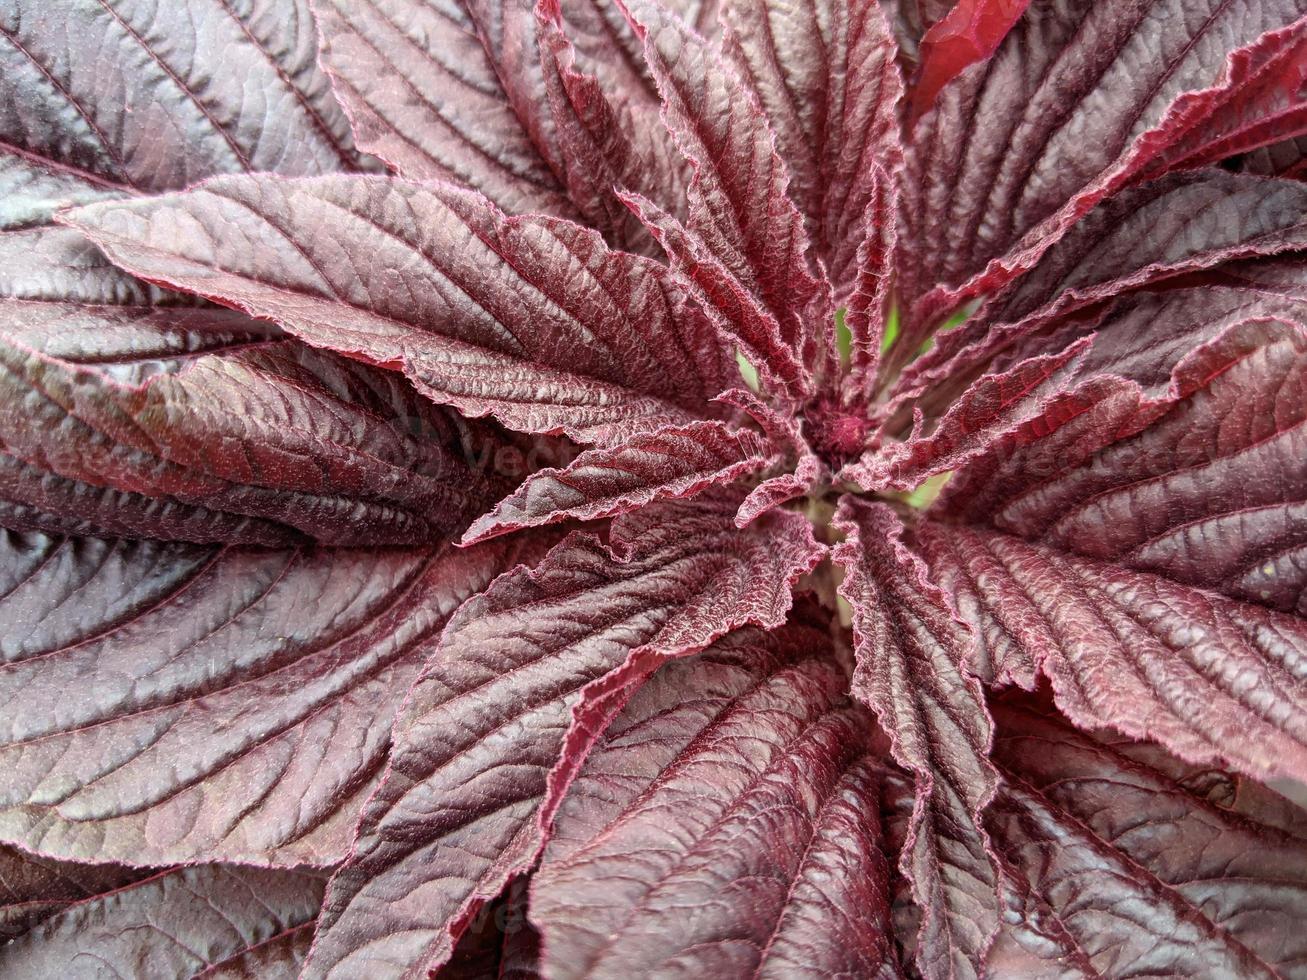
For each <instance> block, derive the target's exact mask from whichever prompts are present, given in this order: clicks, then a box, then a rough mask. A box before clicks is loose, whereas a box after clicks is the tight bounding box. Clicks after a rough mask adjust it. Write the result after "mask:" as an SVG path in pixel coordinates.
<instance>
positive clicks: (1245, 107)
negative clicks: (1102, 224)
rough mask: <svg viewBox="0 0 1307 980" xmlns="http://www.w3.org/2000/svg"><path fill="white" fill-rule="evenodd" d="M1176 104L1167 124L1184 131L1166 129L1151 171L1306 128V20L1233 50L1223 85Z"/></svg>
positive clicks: (1198, 162) (1208, 160) (1207, 159)
mask: <svg viewBox="0 0 1307 980" xmlns="http://www.w3.org/2000/svg"><path fill="white" fill-rule="evenodd" d="M1176 108H1177V109H1178V110H1179V111H1177V112H1174V114H1173V117H1172V119H1171V120H1170V126H1169V129H1170V131H1171V133H1172V134H1174V133H1183V135H1181V136H1179V138H1178V139H1174V140H1171V139H1170V138H1169V134H1168V144H1169V145H1168V146H1167V148H1166V151H1165V152H1164V153H1162V154H1160V155H1159V156H1158V158H1157V159H1156V160H1155V161H1153V163H1152V164H1151V165H1150V166H1149V170H1151V171H1154V172H1161V171H1163V170H1167V169H1178V168H1181V167H1197V166H1203V165H1207V164H1212V163H1216V162H1218V161H1220V160H1223V159H1225V158H1227V157H1231V156H1234V155H1235V154H1237V153H1241V152H1243V151H1245V150H1250V149H1253V148H1254V147H1262V146H1265V145H1266V144H1268V143H1271V142H1272V141H1274V140H1279V139H1282V138H1283V137H1284V136H1285V135H1286V134H1290V133H1304V132H1307V21H1303V20H1299V21H1297V22H1296V23H1294V24H1291V25H1289V26H1288V27H1286V28H1284V29H1283V30H1281V31H1273V32H1271V33H1269V34H1266V35H1264V36H1263V37H1262V38H1261V39H1260V40H1259V41H1258V42H1257V43H1256V44H1253V45H1250V46H1248V47H1247V48H1243V49H1241V50H1239V51H1236V52H1233V53H1232V54H1231V56H1230V61H1229V65H1228V68H1227V69H1226V84H1225V85H1224V86H1223V87H1221V88H1220V89H1217V90H1216V91H1212V92H1207V93H1199V94H1197V95H1194V96H1191V97H1189V98H1186V99H1181V100H1179V101H1178V104H1177V107H1176ZM1186 125H1188V126H1189V127H1190V128H1188V130H1187V131H1186V130H1185V126H1186Z"/></svg>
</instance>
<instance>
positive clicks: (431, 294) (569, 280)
mask: <svg viewBox="0 0 1307 980" xmlns="http://www.w3.org/2000/svg"><path fill="white" fill-rule="evenodd" d="M67 220H68V221H69V222H70V223H72V224H75V225H76V226H77V227H79V228H81V229H83V230H85V231H86V232H87V233H88V234H90V235H92V237H93V238H94V239H95V240H96V241H97V242H98V243H99V244H100V245H101V246H102V247H104V248H106V249H107V250H108V251H109V252H110V253H111V254H112V256H113V257H114V260H115V261H117V262H119V263H121V264H122V265H124V266H125V267H127V268H130V269H132V270H133V271H134V272H136V273H137V274H139V275H142V276H144V277H146V278H149V279H152V280H159V281H165V282H168V283H169V284H171V285H174V286H178V287H182V288H187V289H190V290H192V291H194V292H198V293H200V294H202V295H205V296H209V297H212V298H215V299H218V300H221V301H222V302H224V303H227V304H229V305H233V306H237V307H240V308H242V309H244V310H246V311H247V312H252V313H255V314H257V315H259V316H264V317H269V318H271V319H274V320H276V321H278V322H279V323H281V324H283V325H284V326H286V327H287V328H288V329H290V330H291V331H292V332H294V333H296V334H297V335H299V336H300V337H302V338H303V339H305V340H307V341H309V342H310V343H313V344H315V345H317V346H323V347H330V348H332V349H334V350H338V351H341V352H344V353H346V354H350V355H353V356H356V357H359V358H361V359H364V360H367V361H370V362H372V363H376V364H382V365H386V366H390V367H402V368H403V369H404V370H405V371H406V373H407V374H408V375H409V376H410V377H411V378H412V379H413V381H414V382H415V383H416V385H417V386H418V388H419V389H420V390H421V391H423V392H424V393H425V394H427V395H429V396H430V397H431V398H433V399H435V400H436V401H439V402H443V403H446V404H450V405H453V406H455V407H457V408H458V409H459V410H460V411H461V412H462V413H463V414H465V415H469V416H482V415H486V414H492V415H494V416H495V417H496V418H498V419H499V420H501V421H502V422H504V423H505V424H506V425H508V426H509V427H510V428H516V429H519V430H521V431H527V432H551V433H558V432H565V433H567V434H568V435H571V436H574V437H575V438H577V439H580V440H582V441H586V442H600V443H608V444H611V443H615V442H618V441H620V440H621V439H623V438H626V437H628V436H630V435H631V434H633V433H635V432H644V431H652V430H654V429H657V428H659V427H661V426H664V425H667V424H682V423H684V422H687V421H691V420H693V419H694V418H695V416H696V415H698V414H700V413H702V412H705V411H707V410H708V409H707V404H706V398H708V397H710V396H711V395H713V394H715V393H716V391H717V390H720V389H719V387H718V385H719V384H720V383H721V381H720V377H721V372H722V370H723V369H724V359H723V354H722V352H721V350H720V349H719V348H718V347H717V345H716V344H714V343H713V342H712V341H711V340H710V339H709V338H708V337H707V336H706V334H705V331H704V330H703V327H702V323H701V322H700V321H699V320H697V319H695V318H693V317H687V316H685V315H683V314H682V313H681V312H680V305H681V299H682V298H681V297H680V296H679V294H678V293H677V290H676V288H675V287H674V286H673V285H672V284H671V283H670V282H669V281H668V278H667V275H666V272H665V270H664V268H663V267H661V266H658V265H656V264H654V263H652V262H650V261H648V260H646V259H641V258H637V257H636V256H633V255H627V254H625V253H620V252H612V251H609V249H608V248H607V247H606V246H605V245H604V244H603V242H602V240H601V239H600V238H599V236H598V235H597V234H595V233H594V232H591V231H588V230H586V229H583V228H581V227H579V226H577V225H573V224H571V223H570V222H566V221H560V220H556V219H550V218H543V217H519V218H509V217H505V216H504V215H503V214H502V213H501V212H500V211H499V210H498V209H497V208H494V207H493V206H492V205H490V204H489V203H488V202H486V200H485V199H484V198H482V197H480V196H479V195H475V194H472V193H469V192H466V191H461V190H458V189H455V188H453V187H451V186H449V185H444V184H437V183H425V184H418V183H411V182H407V181H401V180H387V179H382V178H371V177H334V178H322V179H318V180H280V179H276V178H267V177H248V178H225V179H221V180H216V181H211V182H208V183H206V184H204V185H202V186H201V187H199V188H196V189H195V190H192V191H189V192H186V193H184V194H176V195H171V196H166V197H158V198H152V199H147V200H144V201H139V202H121V203H120V202H110V203H106V204H104V205H100V206H92V207H89V208H81V209H78V210H77V211H74V212H72V213H71V214H70V215H69V217H68V219H67ZM235 229H240V233H239V234H236V233H235Z"/></svg>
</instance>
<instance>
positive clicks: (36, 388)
mask: <svg viewBox="0 0 1307 980" xmlns="http://www.w3.org/2000/svg"><path fill="white" fill-rule="evenodd" d="M5 309H6V308H5V307H3V306H0V370H2V371H3V374H0V397H3V398H4V399H5V401H6V402H7V403H8V404H10V405H15V406H17V405H22V406H24V408H23V411H14V412H9V413H6V414H5V415H4V416H3V417H2V418H0V498H3V499H4V500H5V501H6V502H7V504H8V505H9V507H10V508H11V511H10V513H12V514H15V516H16V515H17V513H21V512H30V513H31V514H32V516H31V517H30V518H29V520H28V521H27V522H26V523H28V524H30V525H31V526H33V527H35V528H40V529H43V530H50V531H56V532H57V531H79V532H83V533H103V534H126V535H132V536H154V537H164V538H169V539H180V540H188V541H196V542H201V543H204V542H221V541H230V542H234V543H254V544H285V543H288V542H292V541H295V540H297V539H302V538H303V537H305V536H309V537H313V538H317V539H319V540H321V541H324V542H328V543H332V544H420V543H427V542H435V541H439V540H440V539H441V538H443V537H445V536H448V535H449V534H450V533H452V532H456V531H458V530H459V529H461V528H462V527H463V526H464V525H465V524H466V523H467V521H468V520H469V519H470V518H471V517H472V516H473V515H474V514H475V513H478V512H479V511H480V510H481V509H482V508H483V507H484V506H486V505H487V504H488V503H489V501H491V500H493V499H494V494H495V491H496V489H497V488H496V486H495V483H496V481H495V480H494V479H493V474H484V473H477V472H474V471H473V470H472V469H471V467H470V466H469V465H468V462H466V461H465V447H464V445H463V442H464V440H463V439H460V432H459V426H460V422H461V420H458V419H456V418H451V417H449V416H448V415H446V414H445V413H442V412H441V411H440V410H438V409H435V407H434V406H432V405H431V404H430V403H429V402H427V401H426V400H425V399H422V398H420V397H419V396H418V395H416V394H415V393H414V392H412V391H411V389H409V388H408V386H407V385H406V384H405V383H404V381H403V380H402V379H400V378H398V377H397V376H396V375H394V374H392V373H390V372H386V371H380V370H377V369H375V368H370V367H367V366H365V365H362V364H358V363H357V362H353V361H347V360H344V359H340V358H335V357H333V356H331V355H329V354H322V353H319V352H316V351H311V350H306V349H304V348H302V347H299V346H298V345H294V344H290V343H278V344H273V345H271V346H263V347H260V348H258V349H253V350H245V351H242V350H239V349H238V350H236V351H235V352H234V353H233V352H228V353H226V354H223V355H217V354H215V355H209V356H199V357H196V358H193V359H191V360H190V361H189V363H188V362H187V361H186V359H182V360H181V362H180V364H175V365H174V369H175V371H176V373H174V372H173V370H169V369H168V365H167V364H166V363H165V364H164V366H163V370H162V372H161V373H159V374H157V375H155V376H153V377H146V378H145V379H144V380H142V381H139V382H136V381H135V379H133V378H131V377H130V374H128V377H127V379H126V381H125V382H120V381H118V380H117V379H116V378H115V377H114V376H113V375H114V374H124V373H126V372H127V371H128V370H129V369H131V368H134V369H135V370H134V372H132V373H136V374H138V375H139V374H141V373H148V371H149V369H150V368H149V365H151V364H153V363H157V362H154V361H153V359H151V358H149V357H148V355H149V354H151V353H162V352H161V351H158V350H150V349H149V345H153V346H155V347H156V348H157V347H165V348H166V347H167V346H168V344H169V343H170V342H174V343H178V344H188V343H190V342H191V337H192V336H194V334H193V333H192V329H191V323H195V324H196V326H198V327H200V329H201V330H204V331H208V330H211V328H212V327H213V325H214V323H213V320H214V318H213V317H212V316H211V315H210V313H209V312H208V311H198V310H194V311H183V312H182V314H179V316H178V322H177V323H176V324H171V325H169V326H171V327H172V329H171V331H167V327H166V326H163V325H161V324H159V321H166V319H167V318H168V317H170V316H171V314H170V313H169V312H166V311H156V312H155V313H153V314H150V315H149V316H148V317H146V318H139V317H137V318H133V317H126V318H124V319H125V322H124V321H123V320H122V319H119V318H117V317H109V316H101V315H92V316H91V317H90V322H89V323H87V324H86V325H85V328H83V329H79V330H78V336H77V337H76V338H74V337H73V336H71V330H70V328H72V327H73V326H74V325H75V324H76V321H74V322H73V323H65V324H64V325H63V326H62V329H61V331H60V333H61V334H62V335H63V336H62V337H61V338H59V339H53V340H52V339H46V340H45V345H46V346H47V347H54V348H55V349H56V350H58V349H59V348H60V347H68V348H72V350H71V354H72V356H73V358H74V362H69V361H64V360H56V359H55V358H52V357H49V356H46V355H44V354H42V353H40V352H38V351H35V350H32V349H30V348H27V347H25V346H24V345H21V344H19V343H16V342H9V341H7V339H6V338H5V336H4V333H5V331H6V324H5V323H4V320H3V312H4V310H5ZM9 309H11V310H12V308H9ZM21 313H22V311H21V310H20V311H19V314H20V316H19V319H20V322H19V324H18V326H19V333H20V335H21V333H22V332H23V328H24V327H25V326H27V324H25V323H23V322H22V318H21ZM34 319H35V320H36V322H35V324H33V325H32V329H30V331H27V332H31V333H37V334H38V335H39V334H42V333H44V331H43V329H42V328H43V327H44V322H43V318H40V317H39V315H38V316H37V317H35V318H34ZM188 321H190V322H188ZM109 325H112V326H115V327H120V328H121V334H120V336H119V337H109V338H106V336H105V334H104V328H105V327H106V326H109ZM45 329H46V330H48V327H46V328H45ZM149 330H154V333H153V335H150V334H149V333H147V331H149ZM165 331H167V332H165ZM45 336H46V337H48V336H49V335H48V334H45ZM199 336H200V337H201V338H203V337H204V334H203V333H201V334H199ZM219 337H224V335H223V334H220V335H219ZM224 339H225V338H224ZM106 340H108V341H109V342H108V343H106ZM115 340H116V341H117V342H118V343H120V344H121V345H122V346H124V347H126V348H127V351H126V352H122V351H117V350H114V349H113V347H111V346H110V344H111V343H113V342H114V341H115ZM79 341H80V343H79ZM200 342H201V343H202V342H203V340H201V341H200ZM138 344H140V345H145V346H146V350H144V351H142V350H140V349H139V348H137V349H133V347H135V346H136V345H138ZM168 353H171V352H168ZM142 355H145V357H142ZM128 357H130V360H128ZM78 362H80V363H78ZM105 362H108V363H107V364H106V363H105ZM143 362H144V364H143ZM462 428H463V429H464V430H465V432H464V433H463V434H465V435H467V436H468V438H467V440H466V441H467V446H466V452H468V454H469V455H470V450H471V449H472V448H473V447H472V445H471V438H470V437H471V433H467V432H466V425H463V426H462ZM498 482H499V483H500V486H501V487H502V485H503V481H502V480H501V481H498Z"/></svg>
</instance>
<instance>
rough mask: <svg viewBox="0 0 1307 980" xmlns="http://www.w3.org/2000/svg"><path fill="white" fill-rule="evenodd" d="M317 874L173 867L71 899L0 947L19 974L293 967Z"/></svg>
mask: <svg viewBox="0 0 1307 980" xmlns="http://www.w3.org/2000/svg"><path fill="white" fill-rule="evenodd" d="M323 885H324V879H323V877H322V876H321V875H319V874H315V873H313V872H306V871H267V870H260V869H257V868H242V867H239V866H236V865H219V864H205V865H200V866H198V867H193V868H175V869H173V870H171V871H167V872H164V873H162V874H159V875H156V876H155V877H153V878H147V879H145V880H144V881H140V882H137V883H136V884H131V885H128V886H126V887H125V888H120V889H118V890H116V891H108V892H105V893H103V894H99V895H96V896H94V897H92V898H87V899H86V900H84V901H82V902H80V903H78V904H77V905H74V906H72V907H71V908H69V909H67V910H66V911H65V912H63V913H61V914H59V915H57V916H55V917H54V918H53V919H49V920H47V921H45V922H43V923H41V924H40V925H39V926H37V927H36V928H35V929H33V930H32V931H31V932H29V933H27V935H25V936H22V937H21V938H19V939H17V940H15V941H14V942H12V943H10V944H8V945H7V946H2V947H0V972H2V973H5V974H8V975H10V976H27V977H68V978H74V977H88V978H89V977H99V976H106V975H108V976H124V977H127V976H141V975H143V974H146V973H148V974H150V975H157V976H168V977H199V976H204V977H228V978H232V980H235V978H238V977H251V978H252V977H259V978H286V980H289V978H291V977H294V976H295V973H296V970H297V969H298V966H299V964H300V962H301V961H302V960H303V958H304V954H305V951H306V950H307V949H308V943H309V939H310V937H311V936H312V932H313V921H314V918H315V916H316V915H317V913H318V907H319V905H320V904H321V903H322V890H323Z"/></svg>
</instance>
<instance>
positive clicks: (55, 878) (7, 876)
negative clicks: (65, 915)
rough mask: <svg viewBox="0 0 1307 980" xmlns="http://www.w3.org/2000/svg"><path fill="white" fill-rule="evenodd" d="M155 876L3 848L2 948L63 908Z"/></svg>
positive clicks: (0, 881) (0, 866)
mask: <svg viewBox="0 0 1307 980" xmlns="http://www.w3.org/2000/svg"><path fill="white" fill-rule="evenodd" d="M153 874H154V872H153V871H152V870H149V869H143V868H127V867H123V866H122V865H117V864H73V863H72V862H69V861H54V860H52V859H50V858H47V857H41V856H40V855H37V854H28V853H27V852H25V851H20V850H19V849H18V848H16V847H10V846H8V845H7V844H0V944H3V943H6V942H9V941H10V940H12V939H16V938H17V937H19V936H21V935H23V933H25V932H28V931H29V930H31V929H32V928H33V927H34V926H36V925H37V924H39V923H40V922H42V921H43V920H45V919H48V918H50V917H51V916H53V915H55V914H57V913H58V912H61V911H62V910H63V909H65V908H67V907H68V906H69V905H72V904H73V903H74V902H80V901H83V900H85V899H89V898H92V897H94V896H96V895H102V894H104V893H106V892H111V891H114V890H116V889H119V888H122V887H123V886H124V885H130V884H131V883H132V882H134V881H139V880H140V879H141V878H148V877H150V876H151V875H153Z"/></svg>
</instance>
